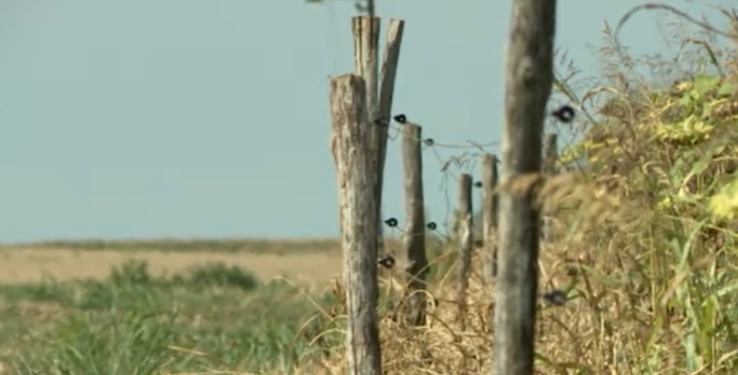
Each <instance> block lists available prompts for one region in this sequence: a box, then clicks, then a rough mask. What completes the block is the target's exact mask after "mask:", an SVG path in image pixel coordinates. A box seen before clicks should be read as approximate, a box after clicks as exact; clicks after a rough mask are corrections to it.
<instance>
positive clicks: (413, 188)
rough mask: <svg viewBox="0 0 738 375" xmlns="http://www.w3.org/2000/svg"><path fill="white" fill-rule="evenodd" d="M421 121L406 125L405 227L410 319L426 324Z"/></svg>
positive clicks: (404, 143)
mask: <svg viewBox="0 0 738 375" xmlns="http://www.w3.org/2000/svg"><path fill="white" fill-rule="evenodd" d="M421 132H422V129H421V128H420V126H419V125H416V124H412V123H406V124H405V125H403V126H402V159H403V166H404V172H405V215H406V222H407V226H406V227H405V236H404V241H403V245H404V250H405V254H406V256H407V265H406V266H405V276H406V278H407V287H408V293H410V295H409V296H408V300H407V308H408V309H407V315H406V318H407V320H406V321H407V323H408V324H411V325H416V326H420V325H424V324H425V309H426V295H425V290H426V276H427V274H428V259H427V257H426V254H425V200H424V197H423V159H422V150H421V142H422V138H421Z"/></svg>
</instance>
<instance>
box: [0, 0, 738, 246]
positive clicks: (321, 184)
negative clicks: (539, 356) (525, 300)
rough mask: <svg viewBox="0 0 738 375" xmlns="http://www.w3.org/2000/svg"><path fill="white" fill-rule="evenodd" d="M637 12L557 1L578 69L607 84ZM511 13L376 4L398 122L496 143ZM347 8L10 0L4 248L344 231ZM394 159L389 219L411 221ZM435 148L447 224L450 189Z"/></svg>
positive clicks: (1, 70) (3, 60)
mask: <svg viewBox="0 0 738 375" xmlns="http://www.w3.org/2000/svg"><path fill="white" fill-rule="evenodd" d="M640 3H642V1H635V0H617V1H605V0H601V1H593V0H563V1H559V14H558V27H557V38H556V41H557V46H558V47H559V48H560V49H562V50H566V51H568V53H569V56H570V57H571V58H572V59H573V60H574V62H575V64H576V65H577V66H578V67H580V68H582V69H583V70H584V72H583V75H582V77H584V76H594V75H596V74H597V72H598V69H599V68H598V64H599V62H598V58H597V56H596V55H595V51H596V49H597V48H598V47H599V46H600V42H601V39H602V32H601V30H602V24H603V21H604V20H608V21H609V22H611V24H613V25H614V24H616V23H617V19H618V17H620V16H621V15H622V14H623V13H624V12H626V11H627V10H628V9H629V8H630V7H632V6H634V5H636V4H640ZM672 3H673V4H674V5H677V6H679V7H680V8H681V9H684V10H688V11H690V12H693V13H695V14H697V15H699V14H698V13H699V12H709V11H710V9H709V8H707V7H705V6H704V5H701V4H699V3H696V2H694V1H691V2H685V1H674V2H672ZM709 3H712V4H720V3H722V4H728V3H729V2H728V1H727V0H726V1H722V2H720V1H711V2H709ZM510 4H511V0H499V1H489V0H468V1H464V2H458V1H449V0H423V1H420V0H378V11H379V13H380V15H381V16H382V17H385V22H384V24H383V32H384V29H385V27H386V25H387V23H388V22H387V20H388V19H389V18H392V17H394V18H402V19H405V20H406V21H407V24H406V29H405V36H404V41H403V47H402V53H401V56H400V68H399V73H398V74H399V76H398V80H397V84H396V91H395V103H394V110H395V113H405V114H407V115H408V116H409V117H410V118H411V119H413V120H416V121H417V122H419V123H421V124H422V125H423V127H424V135H425V136H426V137H432V138H434V139H435V140H436V141H437V142H443V143H463V142H465V141H466V140H469V139H471V140H474V141H477V142H480V143H483V142H490V141H496V140H498V139H499V137H500V131H501V129H500V126H499V124H500V122H501V120H502V113H501V108H502V103H503V99H502V94H503V89H502V83H503V79H502V77H503V75H502V74H503V57H504V56H503V53H504V44H505V42H506V39H507V31H508V23H509V17H510ZM355 13H356V11H355V9H354V6H353V3H352V2H351V1H346V0H334V1H329V2H328V3H327V4H326V5H312V4H307V3H304V2H303V1H301V0H289V1H288V0H272V1H267V0H261V1H260V0H239V1H235V0H229V1H226V0H199V1H195V0H126V1H100V0H36V1H25V0H2V1H0V182H1V183H0V242H19V241H37V240H46V239H63V238H90V237H94V238H111V239H112V238H131V237H138V238H143V237H165V236H166V237H170V236H182V237H261V238H265V237H270V238H288V237H322V236H335V235H337V234H338V224H337V208H336V183H335V171H334V167H333V162H332V160H331V156H330V152H329V129H330V125H329V118H328V101H327V99H328V84H329V82H328V76H330V75H333V74H339V73H344V72H349V71H351V70H352V67H353V65H352V48H353V47H352V43H351V32H350V17H352V16H353V15H355ZM710 14H715V13H714V12H711V13H710ZM666 19H667V18H666V17H664V16H658V15H657V13H655V12H643V13H639V14H637V15H636V16H634V17H633V19H632V20H631V21H630V23H629V24H628V28H627V29H626V30H625V31H624V32H623V33H622V36H621V40H622V41H623V42H624V43H626V44H628V45H629V46H631V48H632V50H633V52H635V53H637V54H640V53H646V52H648V53H651V52H654V51H657V50H658V49H659V48H658V46H659V45H660V44H661V43H662V36H661V34H660V32H659V30H660V27H659V22H661V24H663V23H664V21H665V20H666ZM659 20H660V21H659ZM389 148H390V150H389V156H388V166H387V170H386V185H385V186H386V187H385V202H384V211H385V215H386V216H396V217H398V218H400V219H401V218H402V216H403V215H402V211H403V197H402V169H401V164H400V158H399V151H400V144H399V142H397V141H394V142H391V143H390V145H389ZM495 150H496V149H495V148H490V149H489V151H492V152H494V151H495ZM472 151H473V150H472ZM442 152H443V154H442V157H444V158H445V157H447V156H449V155H453V154H458V153H459V151H458V150H445V151H442ZM426 155H427V158H426V159H425V171H424V172H425V179H426V199H427V202H428V207H429V210H430V215H431V219H433V220H436V221H439V222H441V221H443V220H444V217H443V216H444V215H446V214H447V213H448V207H447V198H448V199H451V200H453V199H454V197H455V191H454V189H453V187H454V186H455V185H454V184H453V183H454V181H451V183H452V185H451V190H450V191H444V190H443V189H442V186H443V183H444V181H445V179H444V176H443V175H442V174H440V173H439V172H438V171H439V168H440V164H439V162H438V161H437V159H436V158H435V157H434V156H433V154H432V153H430V152H428V153H426Z"/></svg>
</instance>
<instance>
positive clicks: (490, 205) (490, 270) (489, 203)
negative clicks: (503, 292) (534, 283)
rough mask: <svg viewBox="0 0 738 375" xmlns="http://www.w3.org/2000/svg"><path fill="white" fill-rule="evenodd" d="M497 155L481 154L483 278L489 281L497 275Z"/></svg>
mask: <svg viewBox="0 0 738 375" xmlns="http://www.w3.org/2000/svg"><path fill="white" fill-rule="evenodd" d="M497 180H498V173H497V156H496V155H492V154H487V153H485V154H482V191H483V192H482V219H483V222H484V224H483V233H484V234H483V236H484V252H483V254H484V256H483V257H482V261H483V262H484V263H483V269H484V279H485V281H486V282H488V283H489V282H491V281H492V280H493V279H494V277H495V276H497V201H498V199H497V193H496V192H495V189H497Z"/></svg>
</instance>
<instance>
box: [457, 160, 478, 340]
mask: <svg viewBox="0 0 738 375" xmlns="http://www.w3.org/2000/svg"><path fill="white" fill-rule="evenodd" d="M458 197H459V200H458V205H457V207H458V211H457V214H458V220H459V226H458V233H457V234H456V235H457V238H458V240H459V268H458V270H459V273H458V278H459V280H458V282H459V289H458V295H457V300H458V304H459V310H458V319H459V322H460V323H461V326H462V329H465V324H466V312H467V306H466V305H467V301H466V293H467V289H468V288H469V274H470V273H471V253H472V245H473V243H474V242H473V241H474V238H473V236H472V228H473V223H472V215H473V214H472V213H473V212H474V211H473V209H472V176H471V175H470V174H468V173H462V174H461V175H460V176H459V196H458Z"/></svg>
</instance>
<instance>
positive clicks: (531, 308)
mask: <svg viewBox="0 0 738 375" xmlns="http://www.w3.org/2000/svg"><path fill="white" fill-rule="evenodd" d="M512 3H513V6H512V7H513V9H512V20H511V22H510V29H509V34H508V38H509V39H508V43H507V46H508V49H507V53H506V56H507V61H506V76H505V81H506V82H505V88H506V92H505V95H504V98H505V126H504V127H503V131H502V147H501V148H502V175H501V181H500V185H501V189H500V191H499V196H500V197H499V200H500V201H499V202H500V212H499V214H500V216H499V220H500V223H499V241H500V242H499V259H498V260H499V264H498V267H499V269H498V274H497V282H498V283H497V288H496V307H495V312H494V314H495V317H494V322H495V329H494V332H495V333H494V335H495V337H494V355H493V356H494V358H493V363H494V369H495V373H496V374H497V375H531V374H533V370H534V366H533V360H534V340H535V319H536V295H537V292H538V254H539V246H540V238H539V236H540V234H539V230H540V228H539V227H540V222H539V220H540V213H539V209H538V207H537V204H536V197H535V194H534V193H535V191H536V187H537V185H538V184H539V183H540V180H541V178H540V173H541V147H542V139H541V138H542V134H543V123H544V116H545V110H546V104H547V102H548V99H549V97H550V95H551V86H552V80H553V45H554V34H555V29H556V0H547V1H540V0H514V1H513V2H512Z"/></svg>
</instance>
